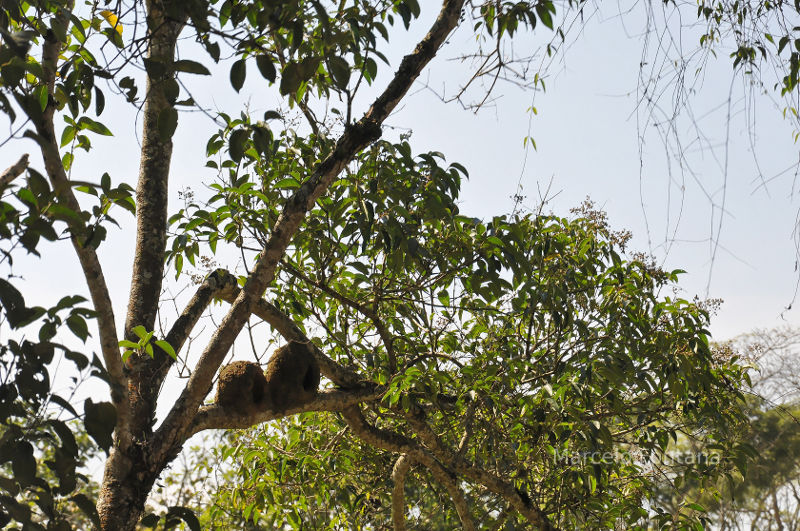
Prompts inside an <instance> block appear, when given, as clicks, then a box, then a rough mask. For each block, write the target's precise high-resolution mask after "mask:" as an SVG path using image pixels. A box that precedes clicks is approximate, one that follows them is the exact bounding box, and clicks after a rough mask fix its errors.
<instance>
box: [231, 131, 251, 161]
mask: <svg viewBox="0 0 800 531" xmlns="http://www.w3.org/2000/svg"><path fill="white" fill-rule="evenodd" d="M248 136H249V135H248V132H247V130H246V129H237V130H236V131H234V132H233V133H231V136H230V138H228V149H229V151H230V154H231V158H232V159H233V160H235V161H236V162H239V161H240V160H242V156H243V155H244V151H245V142H247V138H248Z"/></svg>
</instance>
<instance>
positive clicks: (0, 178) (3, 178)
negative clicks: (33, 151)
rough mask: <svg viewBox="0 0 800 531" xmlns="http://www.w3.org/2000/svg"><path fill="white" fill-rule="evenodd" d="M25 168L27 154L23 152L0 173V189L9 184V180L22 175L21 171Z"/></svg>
mask: <svg viewBox="0 0 800 531" xmlns="http://www.w3.org/2000/svg"><path fill="white" fill-rule="evenodd" d="M27 168H28V154H27V153H25V154H24V155H22V156H21V157H20V158H19V160H18V161H17V162H15V163H14V164H12V165H11V166H9V167H8V168H6V171H4V172H3V173H2V174H0V190H2V189H4V188H5V187H6V186H8V185H9V184H11V181H13V180H14V179H16V178H17V177H19V176H20V175H22V172H24V171H25V170H26V169H27Z"/></svg>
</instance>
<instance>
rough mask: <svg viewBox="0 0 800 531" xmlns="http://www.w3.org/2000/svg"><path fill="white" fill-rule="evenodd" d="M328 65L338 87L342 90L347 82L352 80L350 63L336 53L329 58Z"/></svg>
mask: <svg viewBox="0 0 800 531" xmlns="http://www.w3.org/2000/svg"><path fill="white" fill-rule="evenodd" d="M328 65H329V66H330V74H331V77H332V78H333V82H334V83H335V84H336V87H337V88H339V89H341V90H344V89H346V88H347V84H348V83H349V82H350V65H349V64H348V63H347V61H345V60H344V59H343V58H341V57H339V56H336V55H334V56H332V57H329V58H328Z"/></svg>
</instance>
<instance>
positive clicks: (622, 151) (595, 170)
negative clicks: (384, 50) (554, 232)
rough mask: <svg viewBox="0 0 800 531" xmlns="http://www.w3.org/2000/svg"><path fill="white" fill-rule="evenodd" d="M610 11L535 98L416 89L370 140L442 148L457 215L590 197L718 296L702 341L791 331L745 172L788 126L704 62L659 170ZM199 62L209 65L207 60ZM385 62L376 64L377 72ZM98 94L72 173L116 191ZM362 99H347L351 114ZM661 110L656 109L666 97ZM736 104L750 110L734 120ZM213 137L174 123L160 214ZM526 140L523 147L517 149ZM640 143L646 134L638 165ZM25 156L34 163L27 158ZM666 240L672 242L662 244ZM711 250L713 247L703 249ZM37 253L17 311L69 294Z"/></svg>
mask: <svg viewBox="0 0 800 531" xmlns="http://www.w3.org/2000/svg"><path fill="white" fill-rule="evenodd" d="M617 9H618V7H617V6H615V5H614V6H611V5H609V7H608V8H607V10H604V11H602V12H600V13H598V14H596V15H594V16H593V17H588V13H587V18H591V21H590V22H589V23H588V24H587V25H586V27H585V29H584V30H583V32H582V33H581V34H580V35H578V34H577V33H576V34H573V35H571V36H568V40H569V41H570V42H572V43H573V44H572V46H571V48H570V49H569V50H568V51H567V52H566V54H565V55H562V56H559V57H558V59H557V60H556V63H555V64H554V65H552V66H551V68H550V74H551V77H549V78H548V79H547V92H545V93H542V92H538V93H536V94H535V100H534V99H533V98H534V93H533V92H532V91H530V90H520V89H518V88H515V87H513V86H510V85H508V84H501V85H499V86H498V88H497V90H496V96H497V99H496V101H495V102H494V104H493V105H491V106H489V107H487V108H485V109H483V110H482V111H481V112H479V113H478V114H474V113H471V112H470V111H466V110H464V109H462V108H461V106H460V105H459V104H458V103H449V104H445V103H443V102H442V101H441V99H440V98H439V97H438V96H437V95H436V94H434V92H433V91H432V90H427V89H426V87H425V85H424V84H423V83H422V82H420V83H418V85H417V86H416V87H415V90H414V93H413V94H412V95H410V97H408V98H407V100H406V103H405V104H404V106H403V107H402V108H401V109H400V110H399V111H398V112H396V113H395V114H394V115H393V116H392V117H391V118H390V120H389V121H388V122H387V124H388V125H390V126H393V127H395V128H396V129H387V130H386V132H385V136H386V137H388V138H391V137H392V136H396V135H397V134H399V133H400V132H403V131H406V130H407V129H411V130H413V135H412V137H411V143H412V146H413V147H414V149H415V151H416V152H421V151H426V150H436V151H441V152H443V153H444V154H445V155H446V156H447V159H448V160H449V161H457V162H460V163H462V164H464V165H465V166H466V167H467V169H468V170H469V172H470V175H471V178H470V180H469V181H467V182H465V184H464V189H463V196H462V197H463V202H462V211H463V212H465V213H469V214H471V215H475V216H478V217H483V218H489V217H491V216H492V215H494V214H499V213H506V212H508V211H509V210H510V209H511V208H512V206H513V202H512V199H511V196H512V195H514V194H516V193H517V192H518V187H519V186H520V185H521V186H522V188H523V189H522V194H523V195H526V196H527V199H526V201H525V204H526V205H528V206H531V207H534V206H536V205H537V204H538V197H539V190H540V189H541V190H545V189H547V188H548V186H549V188H550V194H549V195H550V196H551V197H553V196H554V199H553V200H552V201H551V202H550V203H549V208H550V209H551V210H552V211H554V212H556V213H558V214H563V215H567V214H568V210H569V208H571V207H573V206H577V205H578V204H579V203H580V202H581V201H582V200H583V199H584V198H585V197H586V196H589V197H591V199H593V200H594V201H595V202H596V203H597V204H598V205H600V206H601V207H602V208H604V209H605V210H606V211H607V212H608V214H609V219H610V222H611V224H612V226H613V227H614V228H617V229H629V230H631V231H633V233H634V236H635V237H634V240H633V242H632V244H631V246H630V247H631V248H632V250H642V251H648V250H649V251H652V252H653V254H654V255H655V256H656V257H657V258H658V259H659V260H665V264H666V267H667V268H669V269H672V268H681V269H685V270H687V271H688V272H689V273H688V274H687V275H684V276H683V278H682V282H681V286H682V287H683V288H684V290H685V291H684V293H683V294H682V295H683V296H685V297H689V298H690V297H692V296H693V295H694V294H698V295H700V296H701V297H705V296H708V297H719V298H723V299H724V300H725V304H724V305H723V307H722V310H721V312H720V313H719V314H718V315H717V316H716V317H715V319H714V321H713V325H712V332H713V333H714V336H715V338H716V339H725V338H728V337H731V336H734V335H736V334H739V333H743V332H747V331H748V330H751V329H753V328H754V327H772V326H776V325H779V324H782V323H786V322H788V323H792V324H798V322H799V319H798V314H797V311H796V310H793V311H786V312H785V311H784V310H785V307H786V306H787V305H788V304H789V303H790V302H792V300H793V296H794V290H795V284H796V281H797V278H798V277H797V272H796V271H795V247H794V242H793V240H792V231H793V230H794V227H795V221H796V220H795V218H796V216H797V210H798V201H797V198H796V195H795V192H794V188H793V185H794V184H795V183H794V170H793V169H792V170H791V171H789V172H788V173H786V174H784V175H782V176H779V177H777V178H775V179H774V180H770V181H769V182H768V184H767V185H766V186H761V184H762V180H761V178H760V177H759V173H758V169H757V166H756V161H757V162H758V165H759V167H760V170H761V174H762V175H763V176H764V177H766V178H767V179H770V178H771V177H774V176H776V175H778V174H779V173H780V172H782V171H784V170H786V168H791V167H792V164H793V163H796V162H797V159H798V154H797V146H796V145H795V144H794V143H793V141H792V129H791V127H790V124H789V123H788V122H786V121H784V120H783V119H782V117H781V113H780V108H778V107H776V106H775V105H774V104H773V103H772V102H771V101H770V100H769V99H768V98H763V97H755V98H753V99H743V97H744V96H745V95H746V94H748V92H747V91H746V90H744V89H743V84H742V81H741V79H739V78H734V77H733V72H732V69H731V66H730V62H729V60H728V58H727V54H726V53H720V58H719V59H717V60H716V61H714V60H712V61H711V62H709V63H708V64H707V65H706V69H705V71H704V78H703V81H702V83H699V84H697V85H696V86H695V88H696V89H697V90H696V94H694V96H693V99H692V105H693V110H694V116H695V119H696V123H697V126H698V127H699V130H700V132H701V133H702V135H704V139H703V141H702V142H700V141H698V137H699V135H698V131H697V130H695V129H693V127H692V122H691V121H690V120H679V121H678V122H677V132H678V135H679V137H680V138H681V141H682V143H683V149H684V151H683V152H684V155H685V156H686V158H687V162H688V165H689V167H690V168H691V170H692V171H693V172H694V173H691V172H689V171H688V170H687V169H684V171H681V168H680V167H679V166H678V165H677V164H676V161H675V159H674V158H672V159H669V164H668V159H667V158H666V157H665V144H664V140H663V139H662V138H661V137H660V136H659V135H658V131H657V129H656V128H655V127H653V126H652V125H650V126H648V127H644V128H643V129H642V130H641V131H638V129H637V127H638V125H637V124H640V123H643V121H644V120H645V119H646V118H647V115H646V112H645V111H644V110H642V109H639V113H638V115H637V103H638V102H639V96H638V94H637V78H638V76H639V64H640V61H641V60H642V36H641V35H640V33H641V30H642V29H643V28H644V22H645V19H644V14H643V13H636V12H634V13H632V14H630V15H626V18H625V23H626V27H623V26H622V24H621V22H620V19H619V18H618V17H617V14H618V12H617ZM426 15H427V18H425V19H424V20H423V21H421V22H418V23H417V24H416V28H417V31H416V32H414V33H413V34H412V36H413V38H417V37H418V36H419V35H420V34H421V32H422V31H424V30H425V29H427V27H428V25H429V20H430V16H432V15H433V12H428V13H426ZM550 37H551V32H550V31H549V30H547V29H545V28H539V29H537V40H535V41H534V40H532V39H528V40H527V41H526V40H525V39H522V40H521V41H520V42H519V43H518V45H517V51H518V52H519V53H522V54H524V48H525V46H529V47H530V49H531V50H533V49H534V45H535V44H536V43H537V42H542V40H541V39H544V38H548V39H549V38H550ZM392 42H393V47H392V53H393V57H394V58H395V59H396V58H398V57H400V56H402V55H403V54H405V53H408V51H410V50H411V48H412V46H413V44H412V41H411V37H404V38H402V39H401V38H398V39H396V40H393V41H392ZM696 42H697V40H696V38H695V37H694V36H692V37H691V38H687V40H686V44H685V46H686V47H687V49H688V48H691V47H692V46H694V43H696ZM471 45H472V44H471V37H470V36H469V31H465V32H460V33H457V34H456V35H455V36H453V37H452V38H451V40H450V43H449V45H448V46H447V47H446V48H445V50H444V51H443V52H442V54H441V56H440V57H439V58H438V59H437V60H436V61H435V62H434V63H433V66H432V67H431V68H430V69H429V70H428V71H426V72H425V73H424V74H423V76H422V77H421V81H425V82H426V84H427V85H428V86H429V87H430V88H434V89H435V90H436V91H442V90H444V91H445V92H446V93H448V94H452V93H453V91H454V90H456V88H457V87H458V86H459V85H460V84H462V83H463V82H464V81H465V80H466V79H467V78H468V76H469V74H470V71H469V69H468V68H466V67H465V66H464V65H463V64H461V63H459V62H457V61H448V59H449V58H453V57H457V56H458V55H459V51H461V50H464V49H468V47H469V46H471ZM204 63H206V64H207V65H208V66H211V65H210V64H209V63H210V60H204ZM394 68H395V67H394V65H393V67H392V69H391V70H390V69H388V68H385V70H386V72H387V73H390V72H393V71H394ZM186 77H187V78H191V79H189V80H188V81H190V82H191V83H192V86H193V87H197V88H196V92H195V93H194V96H195V99H196V100H198V101H201V102H204V103H206V104H207V105H210V106H214V105H216V106H217V107H218V108H219V109H220V110H227V111H228V112H230V113H231V114H238V109H239V107H237V106H233V108H231V104H233V103H236V102H241V101H242V100H243V96H240V95H237V94H236V93H234V92H233V90H232V89H231V87H230V83H229V81H228V76H227V71H226V70H219V71H215V76H214V78H213V79H209V78H200V77H198V76H186ZM385 79H386V78H385V77H383V78H381V79H379V81H378V83H377V84H376V87H375V88H374V90H373V92H375V90H377V89H381V88H382V87H383V85H384V83H385ZM732 81H733V91H732V92H731V87H732ZM140 92H141V90H140ZM242 93H243V94H247V93H249V94H251V96H250V97H249V99H247V100H246V101H248V102H249V105H250V108H251V110H252V111H253V114H254V115H259V114H260V113H262V112H263V111H264V110H267V109H275V108H278V107H279V105H280V101H279V98H278V97H277V96H276V94H275V91H274V90H272V91H265V90H264V82H263V81H262V80H261V79H260V78H259V76H258V74H257V73H256V71H255V68H252V67H251V68H250V72H249V76H248V81H247V83H246V85H245V88H244V89H243V91H242ZM729 93H732V94H733V98H732V104H731V106H730V108H729V107H728V105H727V104H726V101H727V99H728V94H729ZM264 94H266V96H265V95H264ZM475 94H476V97H477V93H475ZM244 98H248V97H247V96H244ZM107 100H108V102H107V109H106V111H105V113H104V114H103V115H102V117H101V120H102V121H104V122H105V123H106V124H107V125H108V126H109V127H110V128H111V129H112V130H113V131H114V132H115V136H114V137H113V138H98V137H93V138H92V141H93V143H94V145H95V147H96V149H95V150H93V151H92V153H91V154H90V155H89V156H88V157H87V156H83V157H79V159H78V162H77V163H76V166H75V170H74V173H73V177H74V178H77V179H87V180H94V181H98V180H99V178H100V176H101V175H102V173H103V172H104V171H109V173H110V174H111V176H112V178H113V179H114V180H115V181H117V180H125V181H128V182H130V183H134V182H135V179H136V174H137V171H138V146H137V145H136V144H135V143H134V124H135V134H136V135H138V134H139V131H140V129H141V124H140V123H139V122H138V121H137V115H136V112H135V110H134V109H132V108H131V107H130V106H125V105H122V106H120V105H115V104H114V101H113V99H112V98H111V97H107ZM370 101H371V98H364V99H362V102H361V105H362V107H361V108H362V110H363V109H364V108H366V106H367V105H368V103H369V102H370ZM663 101H664V104H665V105H667V106H669V95H667V96H666V97H665V99H664V100H663ZM745 103H747V104H748V105H750V109H751V110H750V114H749V118H750V120H749V121H748V114H747V113H745V109H746V108H747V107H746V106H745ZM532 104H534V105H535V106H536V108H537V109H538V115H537V116H533V117H532V116H531V114H530V113H528V112H527V109H528V108H529V107H530V106H531V105H532ZM729 113H730V115H731V120H730V121H728V120H727V115H728V114H729ZM355 116H358V114H355ZM753 116H754V117H755V124H753V123H752V117H753ZM659 119H660V118H659ZM728 124H729V127H728ZM214 130H215V127H214V126H213V124H211V123H210V120H209V119H208V118H207V117H205V116H203V115H202V114H200V113H194V114H188V113H183V114H181V118H180V123H179V126H178V130H177V133H176V137H175V138H176V148H175V158H174V162H173V165H172V168H173V177H172V179H173V183H174V185H173V187H172V195H171V198H170V200H171V207H170V210H171V212H174V211H176V210H177V209H178V208H179V207H180V202H179V200H178V195H177V193H178V190H179V189H180V188H182V187H185V186H189V187H191V188H193V189H194V190H195V192H196V193H197V195H198V197H203V196H204V192H203V187H202V186H203V184H202V183H203V182H208V181H209V180H210V179H211V178H212V177H213V173H212V172H211V170H208V169H206V168H204V164H205V144H206V140H207V138H208V136H209V135H210V134H211V133H212V132H213V131H214ZM529 131H530V133H531V134H532V136H533V137H534V139H535V141H536V143H537V146H538V150H537V151H533V150H531V149H527V150H526V149H525V148H524V147H523V138H524V137H525V136H526V135H528V134H529ZM640 133H641V134H642V135H644V139H645V143H644V145H643V147H642V152H641V160H640V144H639V141H638V138H639V135H640ZM751 135H752V136H753V137H754V139H755V140H754V146H753V143H751ZM726 138H727V139H728V141H727V142H726V141H725V140H726ZM709 146H713V149H712V148H711V147H709ZM726 146H727V149H726ZM34 150H35V146H34V145H33V143H32V142H30V141H27V140H26V141H21V142H17V143H12V144H9V145H7V146H6V148H4V149H3V150H2V152H0V153H2V154H1V155H0V166H2V167H3V168H5V167H7V166H8V165H10V164H11V163H13V162H14V161H15V160H16V158H17V157H18V155H19V153H21V152H24V151H29V152H31V153H32V155H33V154H34ZM32 160H33V161H34V163H35V164H37V165H38V167H41V165H40V163H39V162H38V160H39V159H38V157H36V156H33V157H32ZM701 185H702V187H701ZM704 190H705V191H704ZM723 203H724V205H725V209H726V212H727V214H726V215H725V216H724V218H723V219H722V223H721V224H720V218H719V215H720V209H719V206H720V205H722V204H723ZM715 205H716V206H715ZM118 219H119V221H121V222H123V223H122V225H123V229H122V230H121V231H114V230H110V232H109V240H107V242H106V243H104V244H103V245H102V246H101V248H100V256H101V260H102V261H103V264H104V266H105V268H106V274H107V277H108V280H109V284H110V285H111V286H112V288H113V293H112V297H113V298H114V301H115V304H116V308H115V313H116V314H117V320H118V323H119V326H121V325H122V321H123V319H124V312H125V307H124V302H125V298H126V295H127V290H128V286H129V278H130V268H131V254H132V248H133V237H132V234H131V232H130V229H131V227H132V226H133V225H132V222H131V220H130V219H129V216H127V215H126V214H125V213H123V212H121V211H120V212H118ZM712 237H713V238H712ZM673 240H674V244H672V245H665V243H669V242H670V241H673ZM716 241H718V242H719V245H718V246H717V247H716V250H715V247H714V243H715V242H716ZM45 257H46V260H36V259H32V258H31V259H23V260H21V261H18V262H17V263H16V264H15V272H17V273H18V274H19V273H22V274H23V275H24V276H25V277H26V278H27V279H28V280H29V283H28V287H29V289H30V291H29V292H27V293H26V296H27V297H28V302H29V303H31V304H53V303H55V302H56V301H57V299H58V297H60V296H61V294H62V293H63V291H62V288H63V285H64V283H65V282H74V283H75V285H76V286H78V285H79V286H80V287H81V288H83V287H84V285H83V281H82V280H80V281H79V280H78V279H81V278H82V275H81V274H80V272H79V269H78V265H77V260H76V259H75V257H74V254H73V253H72V250H71V249H70V248H69V245H67V244H63V245H60V246H59V248H58V249H57V250H55V251H54V252H51V253H48V254H47V255H45ZM225 265H228V264H225ZM28 293H30V295H28ZM195 348H197V347H195Z"/></svg>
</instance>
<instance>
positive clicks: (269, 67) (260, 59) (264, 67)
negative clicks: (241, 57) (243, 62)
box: [256, 55, 277, 83]
mask: <svg viewBox="0 0 800 531" xmlns="http://www.w3.org/2000/svg"><path fill="white" fill-rule="evenodd" d="M256 66H257V67H258V71H259V72H260V73H261V75H262V76H263V77H264V79H266V80H267V81H269V82H270V83H275V77H276V76H277V72H276V71H275V65H274V64H273V63H272V59H271V58H270V57H269V56H268V55H257V56H256Z"/></svg>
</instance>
